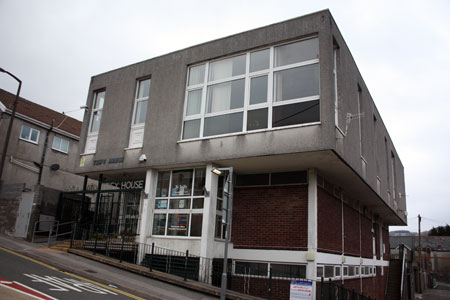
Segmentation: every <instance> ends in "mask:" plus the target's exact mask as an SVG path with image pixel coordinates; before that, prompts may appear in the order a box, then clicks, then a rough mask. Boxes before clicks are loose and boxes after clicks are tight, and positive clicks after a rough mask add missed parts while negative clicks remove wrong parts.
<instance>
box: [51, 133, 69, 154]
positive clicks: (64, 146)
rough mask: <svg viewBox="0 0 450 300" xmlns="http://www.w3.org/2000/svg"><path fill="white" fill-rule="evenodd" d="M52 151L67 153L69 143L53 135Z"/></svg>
mask: <svg viewBox="0 0 450 300" xmlns="http://www.w3.org/2000/svg"><path fill="white" fill-rule="evenodd" d="M52 149H53V150H56V151H61V152H64V153H68V152H69V141H68V140H66V139H63V138H60V137H59V136H56V135H55V136H54V137H53V144H52Z"/></svg>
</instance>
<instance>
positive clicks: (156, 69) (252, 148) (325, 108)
mask: <svg viewBox="0 0 450 300" xmlns="http://www.w3.org/2000/svg"><path fill="white" fill-rule="evenodd" d="M311 35H318V36H319V51H320V54H319V55H320V84H321V88H320V93H321V108H320V113H321V125H314V126H305V127H300V128H291V129H283V130H273V131H268V132H260V133H251V134H245V135H244V134H242V135H234V136H229V137H221V138H209V139H204V140H200V141H190V142H179V141H180V135H181V127H182V120H183V105H184V95H185V89H186V74H187V67H188V66H189V65H191V64H194V63H198V62H202V61H207V60H211V59H215V58H219V57H222V56H226V55H230V54H236V53H242V52H246V51H248V50H251V49H255V48H259V47H263V46H268V45H272V44H276V43H280V42H283V41H288V40H293V39H298V38H301V37H307V36H311ZM331 43H332V40H331V37H330V14H329V12H328V11H323V12H319V13H315V14H312V15H308V16H305V17H302V18H297V19H293V20H289V21H287V22H283V23H279V24H275V25H271V26H267V27H263V28H259V29H256V30H252V31H249V32H244V33H241V34H237V35H234V36H230V37H226V38H223V39H219V40H216V41H212V42H208V43H205V44H201V45H198V46H194V47H191V48H188V49H184V50H181V51H177V52H174V53H171V54H167V55H164V56H161V57H157V58H154V59H151V60H148V61H144V62H141V63H138V64H134V65H131V66H127V67H124V68H121V69H118V70H114V71H111V72H108V73H105V74H101V75H98V76H95V77H93V78H92V80H91V86H90V90H89V97H88V101H87V104H88V106H89V107H91V106H92V100H93V94H94V91H96V90H98V89H103V88H105V89H106V95H105V105H104V108H103V114H102V120H101V125H100V131H99V136H98V142H97V151H96V153H95V155H94V156H93V157H87V163H86V166H85V167H83V168H78V169H77V172H79V173H86V172H99V171H106V170H111V169H123V168H125V169H127V168H139V167H141V168H142V167H152V166H169V165H182V164H195V163H203V162H207V161H214V160H218V159H228V158H236V157H252V156H260V155H273V154H283V153H295V152H302V151H315V150H322V149H332V148H333V147H334V127H333V124H334V121H333V113H334V112H333V104H332V103H331V102H330V101H329V99H330V98H331V94H332V91H331V73H330V72H329V70H330V64H331V62H332V60H331V52H330V50H331V49H332V48H331ZM148 75H151V78H152V85H151V91H150V101H149V106H148V113H147V121H146V124H145V136H144V146H143V148H142V150H139V151H141V152H142V153H145V154H146V155H147V157H148V161H147V162H146V163H145V164H139V163H138V160H137V159H135V158H136V157H137V156H138V154H134V155H133V154H131V153H133V151H135V150H133V151H130V150H128V151H124V148H126V147H127V145H128V139H129V132H130V123H131V115H132V109H133V101H134V91H135V86H136V79H137V78H139V77H143V76H148ZM88 123H89V116H86V117H85V119H84V122H83V129H82V136H81V141H82V142H81V143H82V145H81V149H83V148H84V142H85V139H86V135H87V129H88ZM141 152H139V153H141ZM122 156H125V161H124V163H123V164H122V165H107V166H105V165H100V166H93V164H92V162H91V161H89V160H90V159H91V160H92V159H104V158H109V157H122ZM128 157H130V159H127V158H128Z"/></svg>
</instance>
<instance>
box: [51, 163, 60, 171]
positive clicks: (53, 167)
mask: <svg viewBox="0 0 450 300" xmlns="http://www.w3.org/2000/svg"><path fill="white" fill-rule="evenodd" d="M50 170H52V171H58V170H59V164H53V165H51V166H50Z"/></svg>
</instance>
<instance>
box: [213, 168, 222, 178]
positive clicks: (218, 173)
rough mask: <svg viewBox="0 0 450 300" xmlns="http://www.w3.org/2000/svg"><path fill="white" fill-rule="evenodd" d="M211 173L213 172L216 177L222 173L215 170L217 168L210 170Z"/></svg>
mask: <svg viewBox="0 0 450 300" xmlns="http://www.w3.org/2000/svg"><path fill="white" fill-rule="evenodd" d="M211 172H213V173H214V174H216V175H218V176H220V175H222V173H223V172H222V171H220V170H219V169H217V168H213V169H212V170H211Z"/></svg>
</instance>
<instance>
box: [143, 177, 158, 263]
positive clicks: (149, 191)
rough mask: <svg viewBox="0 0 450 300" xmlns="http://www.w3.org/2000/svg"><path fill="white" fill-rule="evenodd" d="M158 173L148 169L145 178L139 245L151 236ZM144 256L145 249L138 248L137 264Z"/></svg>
mask: <svg viewBox="0 0 450 300" xmlns="http://www.w3.org/2000/svg"><path fill="white" fill-rule="evenodd" d="M157 177H158V172H157V171H156V170H154V169H148V170H147V173H146V176H145V187H144V193H143V197H142V199H141V201H142V205H141V211H140V212H139V216H140V222H139V243H140V244H145V243H147V238H148V237H149V236H150V235H151V230H152V223H153V208H154V207H155V191H156V180H157ZM144 255H145V247H142V246H140V247H139V251H138V263H139V264H140V263H141V261H142V259H143V258H144Z"/></svg>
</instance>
